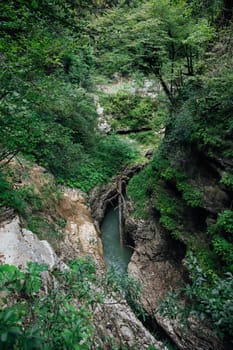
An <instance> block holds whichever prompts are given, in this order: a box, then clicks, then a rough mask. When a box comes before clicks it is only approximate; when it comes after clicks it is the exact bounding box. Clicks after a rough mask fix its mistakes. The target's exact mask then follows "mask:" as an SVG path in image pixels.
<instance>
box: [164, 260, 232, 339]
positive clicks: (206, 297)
mask: <svg viewBox="0 0 233 350" xmlns="http://www.w3.org/2000/svg"><path fill="white" fill-rule="evenodd" d="M187 267H188V269H189V272H190V277H191V283H190V284H187V285H186V286H185V288H184V289H183V290H182V291H181V292H182V293H185V296H186V297H187V300H188V302H187V303H186V305H185V308H184V306H183V305H181V304H180V303H179V296H180V292H179V291H177V292H174V291H173V292H172V293H170V294H169V295H168V298H167V299H166V300H165V302H163V303H162V304H161V306H160V308H159V309H158V312H161V313H162V314H164V315H166V316H168V317H171V318H172V317H174V318H176V317H177V316H179V317H180V320H181V321H183V322H186V324H187V322H188V316H189V315H190V314H191V315H192V314H194V315H196V316H197V317H199V318H200V319H201V320H202V321H203V320H207V321H211V322H212V324H213V325H214V327H215V330H217V332H218V334H219V335H220V336H230V337H232V335H233V316H232V315H233V313H232V310H233V293H232V290H233V289H232V288H233V276H232V274H231V273H230V272H228V273H226V274H225V275H224V277H221V278H220V277H218V276H216V275H214V276H213V278H212V279H211V280H210V279H209V278H208V277H207V275H206V274H205V273H204V272H203V270H202V269H201V268H200V267H199V266H198V264H197V259H196V258H195V257H194V256H193V255H192V254H191V255H190V256H189V259H187Z"/></svg>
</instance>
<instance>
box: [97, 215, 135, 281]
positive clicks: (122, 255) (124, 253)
mask: <svg viewBox="0 0 233 350" xmlns="http://www.w3.org/2000/svg"><path fill="white" fill-rule="evenodd" d="M101 233H102V242H103V250H104V259H105V262H106V266H107V268H108V269H109V268H113V269H114V271H115V273H116V275H117V276H119V277H121V276H123V275H124V274H125V273H126V272H127V266H128V263H129V261H130V258H131V255H132V249H130V248H128V247H125V246H121V244H120V233H119V223H118V209H117V208H111V209H110V210H109V211H108V212H107V214H106V215H105V218H104V220H103V223H102V225H101Z"/></svg>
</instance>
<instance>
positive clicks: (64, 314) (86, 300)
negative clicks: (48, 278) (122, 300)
mask: <svg viewBox="0 0 233 350" xmlns="http://www.w3.org/2000/svg"><path fill="white" fill-rule="evenodd" d="M0 269H1V274H0V276H1V278H0V290H1V293H2V294H1V304H2V305H4V307H3V308H2V310H1V311H0V319H1V326H0V346H1V349H5V350H7V349H27V350H29V349H90V346H91V343H92V335H93V329H92V326H91V321H92V314H91V311H90V308H89V306H91V305H93V304H94V303H96V302H97V301H100V300H101V296H100V295H98V293H95V292H94V291H92V290H91V288H90V286H89V284H90V283H94V282H96V275H95V268H94V265H93V264H92V263H90V262H89V261H83V260H81V259H80V260H76V261H74V262H73V263H72V264H71V265H70V270H69V271H65V272H57V273H56V276H55V277H56V278H57V280H58V285H57V287H56V288H49V290H48V293H46V294H45V293H44V292H43V291H42V289H41V287H42V277H41V273H42V272H45V271H46V270H47V266H45V265H38V264H34V263H29V264H28V266H27V269H26V271H25V272H21V271H19V270H18V269H17V268H16V267H15V266H10V265H2V266H0ZM44 278H45V277H44ZM3 292H4V293H3Z"/></svg>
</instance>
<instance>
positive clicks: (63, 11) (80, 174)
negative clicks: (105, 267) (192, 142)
mask: <svg viewBox="0 0 233 350" xmlns="http://www.w3.org/2000/svg"><path fill="white" fill-rule="evenodd" d="M99 5H101V2H99ZM99 5H98V6H99ZM96 6H97V3H95V2H94V1H93V2H92V3H91V4H90V5H88V6H84V4H83V3H82V2H79V1H77V2H72V1H63V2H61V1H58V0H54V1H52V2H51V1H43V2H38V1H32V2H25V1H18V2H17V3H13V2H11V1H6V2H4V3H1V5H0V11H1V16H2V21H1V26H0V33H1V39H0V50H1V63H0V68H1V86H0V140H1V143H0V160H4V161H6V160H7V159H8V160H10V159H11V158H12V157H13V156H14V155H17V154H18V153H19V152H21V153H22V154H23V155H30V156H31V157H34V159H35V160H36V161H37V162H39V163H40V164H42V165H44V166H45V167H46V168H47V169H48V170H50V171H51V172H52V173H53V174H54V175H55V176H56V177H57V178H58V180H59V181H60V182H65V183H68V182H69V184H76V183H77V184H79V186H80V187H81V188H83V189H84V190H89V189H90V188H91V187H93V186H95V185H96V184H97V183H98V182H101V181H103V180H106V178H108V177H109V176H112V175H113V174H114V172H115V171H116V170H117V169H118V168H117V166H116V164H117V165H118V166H119V169H120V168H121V167H122V166H123V165H125V164H126V163H127V162H129V161H130V160H131V159H132V157H133V155H132V153H131V150H130V148H129V146H128V145H125V144H124V143H123V142H122V141H119V142H118V140H117V139H116V138H114V145H115V147H116V150H115V152H112V151H111V150H110V149H111V148H112V147H113V146H112V139H109V140H107V139H106V140H104V141H103V140H102V139H105V135H100V134H99V133H98V131H97V113H96V108H95V105H94V101H93V97H91V95H90V93H89V92H88V91H87V89H90V87H91V71H92V68H93V62H94V59H93V54H92V48H91V46H90V43H89V39H88V37H87V35H86V34H85V31H84V28H85V27H84V26H85V25H86V24H87V18H88V16H90V13H89V14H88V11H90V10H92V11H96V10H97V8H96ZM98 6H97V7H98ZM122 148H123V150H122ZM126 149H127V151H126ZM118 152H119V154H121V156H119V157H116V158H115V159H114V155H117V154H118ZM109 153H111V156H112V162H113V163H114V164H115V165H114V166H112V167H109V163H108V164H104V159H105V156H107V154H109ZM124 156H125V157H124ZM87 182H88V183H87Z"/></svg>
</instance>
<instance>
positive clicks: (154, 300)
mask: <svg viewBox="0 0 233 350" xmlns="http://www.w3.org/2000/svg"><path fill="white" fill-rule="evenodd" d="M131 220H132V219H130V221H131ZM129 227H130V229H131V233H132V222H130V224H129ZM126 229H127V222H126ZM134 242H135V250H134V253H133V255H132V258H131V261H130V263H129V266H128V272H129V273H130V274H131V275H132V276H134V278H135V279H136V280H137V281H139V282H140V284H141V286H142V289H143V293H142V298H141V303H142V306H143V308H144V309H145V310H146V311H147V312H148V314H149V316H150V318H151V319H152V320H154V321H155V322H156V323H157V324H158V325H160V326H161V327H162V329H163V330H164V331H165V332H166V333H167V335H168V337H169V338H170V339H172V341H173V342H174V343H175V344H176V345H177V347H178V348H179V349H183V350H190V349H192V350H220V349H222V348H223V347H222V344H221V342H220V341H219V339H218V338H217V337H216V336H215V335H214V334H213V333H212V332H211V330H210V329H209V328H208V327H207V326H204V325H203V324H201V323H200V322H198V321H197V320H195V319H191V318H190V319H189V327H188V328H187V329H185V328H182V326H181V323H180V320H179V319H169V318H167V317H164V316H161V315H160V314H159V313H157V312H156V310H157V308H158V306H159V304H160V303H161V300H164V299H165V297H166V296H167V294H168V292H169V291H171V290H175V289H179V288H182V286H184V283H185V280H186V278H187V272H186V269H185V266H184V264H183V258H184V257H185V252H186V249H185V245H184V244H183V243H182V242H179V241H177V240H174V239H172V238H171V237H169V235H168V234H167V233H166V232H165V231H164V230H163V229H162V228H161V226H160V225H159V224H158V223H156V222H155V221H153V220H150V221H149V220H148V221H144V222H141V223H139V224H138V225H137V229H136V231H135V233H134Z"/></svg>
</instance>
